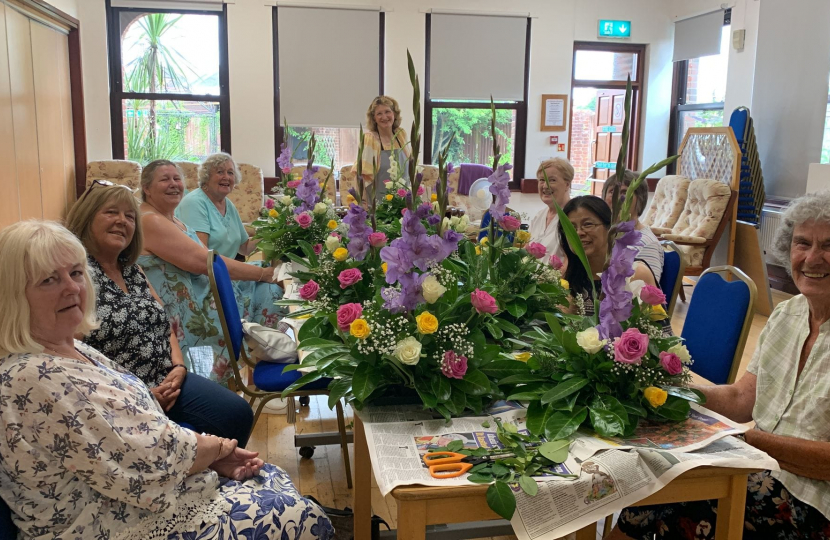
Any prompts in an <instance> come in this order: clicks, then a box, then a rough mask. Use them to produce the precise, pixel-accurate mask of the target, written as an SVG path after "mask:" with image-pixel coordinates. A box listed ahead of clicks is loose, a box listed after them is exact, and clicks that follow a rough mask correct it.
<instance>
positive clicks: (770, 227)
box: [759, 208, 781, 266]
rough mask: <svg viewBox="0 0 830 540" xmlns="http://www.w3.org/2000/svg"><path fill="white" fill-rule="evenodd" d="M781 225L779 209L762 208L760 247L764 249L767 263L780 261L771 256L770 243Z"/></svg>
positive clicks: (777, 263) (771, 243)
mask: <svg viewBox="0 0 830 540" xmlns="http://www.w3.org/2000/svg"><path fill="white" fill-rule="evenodd" d="M780 226H781V211H780V210H777V209H775V210H774V209H770V208H764V209H763V210H762V211H761V230H760V233H759V234H760V236H761V249H762V250H764V259H765V260H766V262H767V264H775V265H778V266H780V263H779V262H778V261H777V260H776V259H775V258H774V257H773V256H772V245H773V242H775V235H776V233H777V232H778V228H779V227H780Z"/></svg>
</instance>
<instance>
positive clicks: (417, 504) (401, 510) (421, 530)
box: [355, 501, 427, 540]
mask: <svg viewBox="0 0 830 540" xmlns="http://www.w3.org/2000/svg"><path fill="white" fill-rule="evenodd" d="M426 535H427V503H426V501H398V540H424V539H425V538H426ZM355 538H357V537H355Z"/></svg>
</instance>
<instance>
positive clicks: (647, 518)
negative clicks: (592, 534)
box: [617, 471, 830, 540]
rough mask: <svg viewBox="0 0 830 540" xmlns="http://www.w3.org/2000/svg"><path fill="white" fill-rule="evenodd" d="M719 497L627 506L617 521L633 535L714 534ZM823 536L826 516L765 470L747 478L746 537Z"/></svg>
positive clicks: (696, 537) (701, 538)
mask: <svg viewBox="0 0 830 540" xmlns="http://www.w3.org/2000/svg"><path fill="white" fill-rule="evenodd" d="M717 508H718V501H717V500H710V501H694V502H684V503H677V504H659V505H653V506H638V507H632V508H626V509H625V510H623V511H622V513H621V514H620V519H619V521H618V522H617V525H618V526H619V528H620V530H621V531H622V532H624V533H625V534H627V535H628V536H630V537H631V538H636V539H640V538H642V539H643V540H646V539H649V540H650V539H652V538H654V535H655V534H656V535H657V538H666V539H672V540H674V539H677V540H710V539H712V538H714V537H715V521H716V520H717ZM769 539H776V540H795V539H807V540H827V539H830V521H828V520H827V518H826V517H824V515H823V514H822V513H821V512H819V511H818V510H816V509H815V508H813V507H812V506H810V505H808V504H805V503H803V502H801V501H799V500H798V499H795V498H794V497H793V496H792V495H790V492H789V491H787V488H785V487H784V485H783V484H781V482H779V481H778V480H776V479H775V478H773V477H772V475H771V474H770V472H769V471H763V472H760V473H755V474H750V475H749V479H748V481H747V492H746V512H745V515H744V540H769Z"/></svg>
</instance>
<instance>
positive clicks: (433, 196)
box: [429, 193, 438, 202]
mask: <svg viewBox="0 0 830 540" xmlns="http://www.w3.org/2000/svg"><path fill="white" fill-rule="evenodd" d="M429 200H430V201H432V202H435V201H437V200H438V194H437V193H433V194H432V195H430V196H429Z"/></svg>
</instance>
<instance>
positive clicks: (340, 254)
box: [332, 247, 349, 262]
mask: <svg viewBox="0 0 830 540" xmlns="http://www.w3.org/2000/svg"><path fill="white" fill-rule="evenodd" d="M332 255H334V260H335V261H338V262H343V261H345V260H346V259H347V258H348V257H349V250H347V249H346V248H344V247H339V248H337V249H335V250H334V253H333V254H332Z"/></svg>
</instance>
